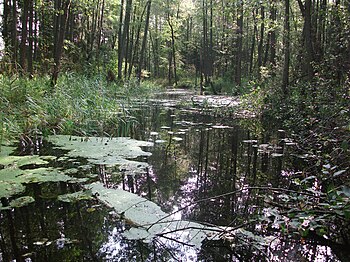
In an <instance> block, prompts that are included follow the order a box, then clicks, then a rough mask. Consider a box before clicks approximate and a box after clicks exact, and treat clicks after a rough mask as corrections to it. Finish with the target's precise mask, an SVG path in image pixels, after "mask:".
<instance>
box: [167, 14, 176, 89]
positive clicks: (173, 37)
mask: <svg viewBox="0 0 350 262" xmlns="http://www.w3.org/2000/svg"><path fill="white" fill-rule="evenodd" d="M167 20H168V25H169V27H170V32H171V55H172V58H171V60H172V61H173V70H174V81H175V86H177V73H176V70H177V68H176V50H175V35H174V27H173V25H172V23H171V20H170V14H168V19H167Z"/></svg>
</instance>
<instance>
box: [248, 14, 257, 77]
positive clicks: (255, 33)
mask: <svg viewBox="0 0 350 262" xmlns="http://www.w3.org/2000/svg"><path fill="white" fill-rule="evenodd" d="M256 11H257V10H253V22H254V30H253V35H252V45H251V48H250V58H249V74H252V73H253V61H254V51H255V42H256V35H257V32H258V26H257V21H256V15H255V12H256Z"/></svg>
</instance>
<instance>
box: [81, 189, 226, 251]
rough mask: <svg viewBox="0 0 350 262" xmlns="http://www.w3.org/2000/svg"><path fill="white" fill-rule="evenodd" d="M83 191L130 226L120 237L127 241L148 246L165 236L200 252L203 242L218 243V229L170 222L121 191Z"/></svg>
mask: <svg viewBox="0 0 350 262" xmlns="http://www.w3.org/2000/svg"><path fill="white" fill-rule="evenodd" d="M87 189H89V190H91V191H92V193H93V194H94V195H96V196H97V198H98V199H99V200H100V201H102V202H103V203H105V204H106V205H107V206H109V207H111V208H114V209H115V211H116V212H117V213H118V214H119V215H121V216H122V217H123V218H125V220H126V221H127V222H128V223H129V224H131V225H133V226H134V227H132V228H131V229H130V230H127V231H126V232H124V234H123V235H124V236H125V237H126V238H128V239H130V240H144V241H145V242H150V241H151V240H152V239H153V238H154V237H156V236H166V237H167V238H172V239H174V240H176V241H181V242H183V243H187V244H188V245H190V246H194V247H197V248H200V246H201V244H202V241H203V240H204V239H211V240H218V239H219V235H220V234H218V232H220V233H222V232H223V229H222V228H219V227H209V226H204V225H202V224H199V223H195V222H190V221H185V220H174V218H173V216H172V215H170V214H167V213H165V212H163V211H162V210H161V208H160V207H159V206H158V205H157V204H155V203H154V202H151V201H149V200H147V199H145V198H142V197H140V196H138V195H135V194H133V193H129V192H127V191H124V190H121V189H108V188H105V187H104V186H103V184H102V183H93V184H91V185H88V186H87Z"/></svg>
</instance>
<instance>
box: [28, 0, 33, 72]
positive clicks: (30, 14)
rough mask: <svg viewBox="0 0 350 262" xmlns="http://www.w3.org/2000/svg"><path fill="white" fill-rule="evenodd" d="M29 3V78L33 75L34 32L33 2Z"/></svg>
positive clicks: (31, 0)
mask: <svg viewBox="0 0 350 262" xmlns="http://www.w3.org/2000/svg"><path fill="white" fill-rule="evenodd" d="M28 1H29V10H28V11H29V32H28V33H29V37H28V42H29V44H28V54H27V56H28V73H29V76H30V77H32V75H33V56H34V37H35V36H34V32H33V24H34V6H33V0H28Z"/></svg>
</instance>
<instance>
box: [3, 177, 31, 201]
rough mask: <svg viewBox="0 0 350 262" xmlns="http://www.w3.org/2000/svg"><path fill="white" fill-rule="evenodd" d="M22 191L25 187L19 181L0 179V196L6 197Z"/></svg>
mask: <svg viewBox="0 0 350 262" xmlns="http://www.w3.org/2000/svg"><path fill="white" fill-rule="evenodd" d="M24 191H25V187H24V186H23V185H22V184H20V183H16V182H13V181H1V180H0V198H3V197H5V198H8V197H11V196H13V195H17V194H20V193H22V192H24Z"/></svg>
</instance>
